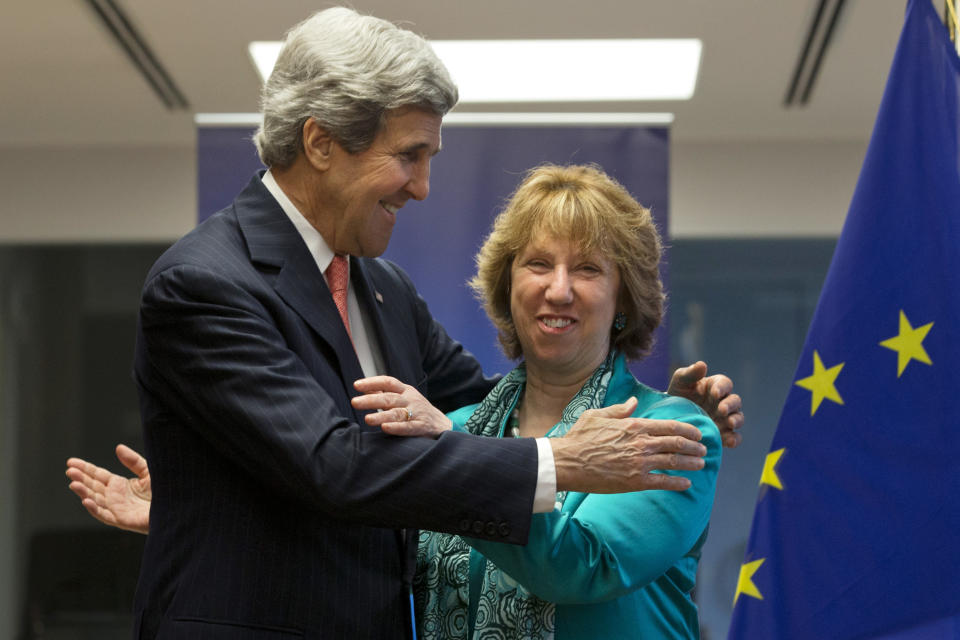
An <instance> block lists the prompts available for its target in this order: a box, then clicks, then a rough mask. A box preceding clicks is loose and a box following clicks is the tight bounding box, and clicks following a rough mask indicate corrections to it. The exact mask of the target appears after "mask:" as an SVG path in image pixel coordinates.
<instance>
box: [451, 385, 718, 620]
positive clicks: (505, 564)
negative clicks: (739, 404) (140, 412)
mask: <svg viewBox="0 0 960 640" xmlns="http://www.w3.org/2000/svg"><path fill="white" fill-rule="evenodd" d="M617 391H619V392H617ZM623 391H626V389H624V388H623V385H620V388H619V390H617V389H614V388H613V386H611V392H608V403H607V404H615V403H617V402H621V401H623V400H625V399H626V398H627V397H629V395H637V397H638V400H640V405H639V407H638V409H637V411H636V412H635V413H634V416H635V417H640V418H656V419H671V420H679V421H681V422H687V423H689V424H692V425H694V426H695V427H697V428H698V429H700V431H701V433H702V434H703V440H702V442H703V444H704V445H705V446H706V447H707V456H706V460H705V461H706V464H705V467H704V469H702V470H700V471H671V472H667V473H669V474H670V475H678V476H684V477H687V478H689V479H690V481H691V487H690V488H689V489H687V490H686V491H662V490H658V491H639V492H635V493H626V494H584V493H570V494H568V495H567V496H566V500H565V501H564V504H563V507H562V508H560V509H555V510H554V511H552V512H550V513H544V514H535V515H534V517H533V522H532V523H531V528H530V537H529V541H528V543H527V545H526V546H513V545H505V544H498V543H491V542H487V541H481V540H476V539H467V542H468V543H469V544H470V545H471V546H473V547H474V548H475V549H476V550H477V551H479V552H480V553H482V554H483V555H484V556H486V557H487V558H488V559H489V560H491V561H492V562H493V563H494V564H496V565H497V566H498V567H500V568H501V569H503V570H504V571H506V572H507V573H508V574H509V575H510V576H511V577H513V578H514V579H515V580H517V581H518V582H519V583H520V584H522V585H523V586H524V587H526V588H527V589H529V590H530V591H531V592H533V593H534V594H536V595H537V596H538V597H540V598H542V599H544V600H548V601H551V602H555V603H557V604H573V603H581V604H582V603H591V602H600V601H604V600H610V599H613V598H617V597H620V596H622V595H624V594H626V593H629V592H631V591H634V590H636V589H639V588H641V587H643V586H645V585H646V584H648V583H650V582H652V581H653V580H655V579H656V578H658V577H659V576H661V575H663V574H664V573H666V572H668V571H669V570H670V569H671V567H673V566H674V565H676V564H678V563H679V562H681V561H682V560H683V559H684V558H685V557H686V556H688V555H691V554H696V553H698V552H699V544H698V541H700V540H701V537H702V536H703V535H704V533H705V531H706V528H707V524H708V522H709V518H710V511H711V509H712V506H713V497H714V490H715V487H716V479H717V473H718V471H719V468H720V457H721V442H720V434H719V431H718V429H717V427H716V425H714V424H713V422H712V421H711V420H710V419H709V418H708V417H707V416H706V415H704V414H703V412H701V411H700V409H699V408H698V407H696V406H695V405H694V404H693V403H691V402H689V401H687V400H683V399H680V398H673V397H670V396H667V395H665V394H661V393H657V392H654V391H652V390H650V389H648V388H646V387H643V386H642V385H636V388H635V389H633V391H634V393H632V394H630V393H627V394H626V395H625V394H624V393H622V392H623ZM611 395H613V396H614V397H612V398H611V397H610V396H611ZM683 573H684V572H678V578H681V579H682V575H681V574H683ZM690 586H692V584H691V585H690Z"/></svg>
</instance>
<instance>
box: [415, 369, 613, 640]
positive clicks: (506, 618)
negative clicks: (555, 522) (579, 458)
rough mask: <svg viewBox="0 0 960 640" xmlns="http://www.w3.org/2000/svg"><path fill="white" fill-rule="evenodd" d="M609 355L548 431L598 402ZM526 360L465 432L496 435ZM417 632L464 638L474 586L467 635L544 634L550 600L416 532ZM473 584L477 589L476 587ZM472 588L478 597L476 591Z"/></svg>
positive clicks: (562, 429) (479, 639) (449, 540)
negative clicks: (417, 539)
mask: <svg viewBox="0 0 960 640" xmlns="http://www.w3.org/2000/svg"><path fill="white" fill-rule="evenodd" d="M616 357H617V354H616V352H615V351H611V352H610V353H609V354H608V356H607V359H606V360H605V361H604V362H603V364H601V365H600V366H599V367H597V368H596V370H595V371H594V372H593V375H592V376H590V379H589V380H588V381H587V382H586V384H584V385H583V387H582V388H581V389H580V391H579V392H577V395H576V396H574V398H573V400H571V401H570V404H568V405H567V407H566V408H565V409H564V410H563V414H562V416H561V418H560V422H558V423H557V424H556V425H554V427H553V428H552V429H551V430H550V432H549V433H547V437H548V438H557V437H560V436H563V435H564V434H566V433H567V431H568V430H569V429H570V427H572V426H573V424H574V423H575V422H576V421H577V419H578V418H579V417H580V414H582V413H583V412H584V411H585V410H587V409H596V408H599V407H602V406H604V405H603V403H604V399H605V398H606V395H607V387H608V386H609V384H610V378H611V376H612V375H613V365H614V361H615V360H616ZM526 381H527V370H526V367H525V366H524V365H523V364H521V365H520V366H519V367H517V368H516V369H514V370H513V371H511V372H510V373H509V374H507V375H506V376H505V377H504V378H503V379H502V380H501V381H500V382H499V383H498V384H497V386H496V387H494V388H493V390H492V391H491V392H490V393H489V394H488V395H487V397H486V398H484V399H483V402H481V403H480V404H479V405H478V406H477V408H476V410H475V411H474V412H473V415H471V416H470V418H469V419H468V420H467V423H466V425H465V428H466V429H467V431H469V432H470V433H474V434H476V435H481V436H489V437H494V438H499V437H503V433H504V428H505V426H506V424H507V420H508V418H509V417H510V414H511V413H512V412H513V410H514V408H515V407H516V406H517V402H518V401H519V399H520V398H521V396H522V395H523V390H524V387H525V385H526ZM565 498H566V492H558V493H557V504H556V507H555V508H556V509H560V508H561V507H562V506H563V501H564V499H565ZM413 588H414V594H415V600H416V615H417V623H418V627H419V629H420V632H419V634H418V638H421V639H423V640H445V639H450V640H467V638H468V636H469V633H470V628H469V627H470V619H469V618H470V590H471V589H473V590H474V591H475V594H474V602H475V605H474V606H475V607H476V613H475V616H474V618H475V619H474V625H473V626H474V631H473V636H472V638H473V639H475V640H488V639H489V640H508V639H517V640H520V639H523V640H551V639H552V638H553V637H554V633H555V630H556V625H555V605H554V604H553V603H552V602H547V601H545V600H541V599H540V598H538V597H537V596H535V595H534V594H532V593H530V592H529V591H527V589H525V588H524V587H523V585H521V584H518V583H517V582H516V581H515V580H513V578H511V577H510V576H509V575H507V574H506V573H504V572H503V571H501V570H500V569H498V568H497V567H496V565H494V564H493V563H492V562H488V561H487V560H486V559H485V558H484V557H483V556H482V555H480V554H479V553H478V552H476V551H473V550H471V548H470V547H469V546H468V545H467V543H465V542H464V541H463V540H461V539H460V538H459V537H458V536H454V535H450V534H445V533H434V532H431V531H421V532H420V547H419V550H418V552H417V574H416V577H415V578H414V582H413ZM477 590H479V591H477ZM477 595H479V597H477Z"/></svg>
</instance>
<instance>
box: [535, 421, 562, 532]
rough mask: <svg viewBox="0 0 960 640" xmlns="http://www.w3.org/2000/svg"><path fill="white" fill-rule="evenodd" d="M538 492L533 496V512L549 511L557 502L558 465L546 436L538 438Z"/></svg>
mask: <svg viewBox="0 0 960 640" xmlns="http://www.w3.org/2000/svg"><path fill="white" fill-rule="evenodd" d="M536 441H537V457H538V464H537V492H536V493H535V494H534V496H533V512H534V513H549V512H551V511H553V509H554V506H555V505H556V503H557V467H556V465H555V464H554V462H553V447H551V446H550V443H549V442H547V439H546V438H537V440H536Z"/></svg>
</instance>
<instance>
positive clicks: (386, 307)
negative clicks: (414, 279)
mask: <svg viewBox="0 0 960 640" xmlns="http://www.w3.org/2000/svg"><path fill="white" fill-rule="evenodd" d="M371 263H374V261H373V260H367V259H353V260H352V261H351V263H350V264H351V270H352V272H351V283H352V284H353V288H354V291H355V292H356V295H357V302H358V303H359V304H360V305H361V306H363V307H364V308H365V309H366V311H367V317H368V318H369V319H370V320H371V321H372V324H373V329H374V332H375V333H376V339H377V344H378V345H379V346H380V355H381V356H382V357H383V364H384V367H386V374H387V375H389V376H393V377H394V378H397V379H398V380H402V381H403V382H406V383H407V384H412V385H416V384H417V382H419V380H417V371H418V370H419V369H418V367H416V365H419V362H417V361H411V356H419V351H418V350H417V348H416V345H409V344H399V343H398V342H397V336H392V335H391V334H390V331H389V330H388V329H387V327H389V326H390V318H389V314H391V313H396V312H397V308H396V307H397V304H398V303H399V302H400V301H399V297H400V295H401V293H400V292H398V291H397V290H396V289H395V288H394V287H392V286H387V285H388V283H386V282H384V283H382V285H378V284H377V281H376V278H374V274H373V273H372V270H373V269H374V268H376V267H373V266H371ZM411 350H412V351H411Z"/></svg>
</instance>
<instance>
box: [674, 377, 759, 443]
mask: <svg viewBox="0 0 960 640" xmlns="http://www.w3.org/2000/svg"><path fill="white" fill-rule="evenodd" d="M732 392H733V381H732V380H731V379H730V378H728V377H727V376H725V375H722V374H717V375H713V376H709V377H707V364H706V363H705V362H703V361H700V362H695V363H693V364H691V365H690V366H689V367H682V368H680V369H677V370H676V371H674V372H673V377H672V378H671V379H670V386H669V387H668V388H667V393H669V394H670V395H672V396H679V397H681V398H686V399H687V400H691V401H693V402H694V403H696V404H697V405H699V406H700V408H701V409H703V410H704V412H705V413H706V414H707V415H708V416H710V418H711V419H712V420H713V421H714V423H716V425H717V427H718V428H719V429H720V437H721V439H722V440H723V446H725V447H731V448H732V447H736V446H737V445H739V444H740V442H741V441H742V440H743V436H742V435H740V428H741V427H742V426H743V409H742V407H741V402H740V396H739V395H737V394H735V393H732Z"/></svg>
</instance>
